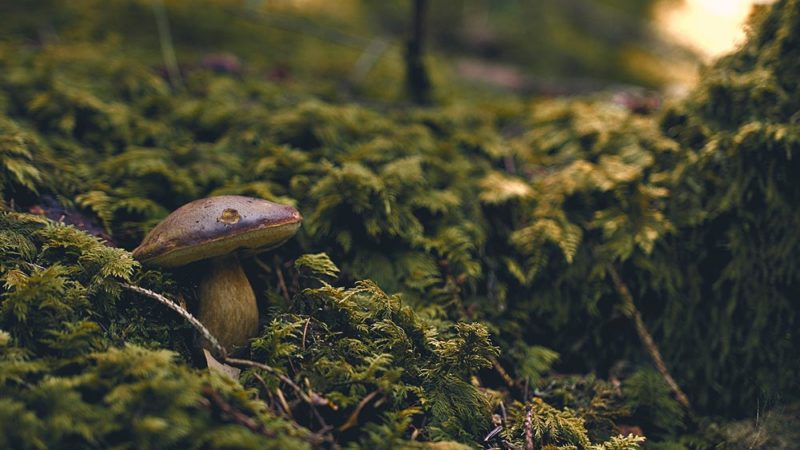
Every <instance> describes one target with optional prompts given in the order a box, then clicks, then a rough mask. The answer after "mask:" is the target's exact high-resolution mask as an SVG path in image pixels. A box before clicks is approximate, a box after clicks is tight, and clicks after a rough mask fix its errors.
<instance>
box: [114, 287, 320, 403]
mask: <svg viewBox="0 0 800 450" xmlns="http://www.w3.org/2000/svg"><path fill="white" fill-rule="evenodd" d="M120 286H122V287H123V288H125V289H128V290H131V291H133V292H136V293H138V294H141V295H144V296H146V297H149V298H152V299H153V300H156V301H158V302H159V303H161V304H163V305H166V306H167V307H168V308H170V309H171V310H173V311H175V312H176V313H178V314H179V315H180V316H181V317H183V318H184V319H186V321H188V322H189V323H190V324H191V325H192V326H193V327H194V328H195V329H196V330H197V331H199V332H200V334H202V335H203V337H204V338H205V339H206V340H207V341H208V342H209V344H211V347H212V348H213V350H214V351H215V352H217V354H218V355H220V357H221V358H222V361H223V362H225V363H229V364H232V365H238V366H246V367H254V368H257V369H261V370H264V371H266V372H269V373H271V374H272V375H274V376H276V377H278V378H279V379H280V380H281V381H283V382H284V383H286V384H287V385H289V387H291V388H292V389H293V390H294V391H295V392H296V393H297V395H298V396H299V397H300V398H301V399H302V400H303V401H305V402H306V403H308V404H309V405H311V406H312V407H313V406H314V405H319V404H328V400H327V399H325V398H324V397H322V396H321V395H319V394H316V393H314V392H313V391H311V393H312V396H309V395H308V394H307V393H306V392H305V391H303V389H302V388H301V387H300V386H298V385H297V384H295V382H294V381H292V379H291V378H289V377H287V376H286V375H283V374H282V373H279V372H278V371H277V370H275V369H274V368H273V367H271V366H268V365H266V364H263V363H259V362H256V361H250V360H249V359H239V358H231V357H229V356H228V352H227V351H226V350H225V347H223V346H222V345H220V343H219V341H218V340H217V338H215V337H214V335H212V334H211V332H210V331H208V328H206V327H205V326H204V325H203V324H202V323H200V321H199V320H197V318H196V317H194V316H193V315H192V314H191V313H189V312H188V311H186V310H185V309H183V308H181V306H180V305H178V304H177V303H175V302H174V301H172V300H170V299H168V298H167V297H165V296H163V295H161V294H159V293H157V292H154V291H151V290H150V289H145V288H143V287H139V286H134V285H132V284H128V283H120Z"/></svg>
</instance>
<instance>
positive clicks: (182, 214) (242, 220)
mask: <svg viewBox="0 0 800 450" xmlns="http://www.w3.org/2000/svg"><path fill="white" fill-rule="evenodd" d="M302 220H303V217H302V216H301V215H300V213H299V212H298V211H297V210H296V209H295V208H293V207H292V206H289V205H281V204H278V203H273V202H269V201H267V200H261V199H257V198H252V197H243V196H240V195H221V196H218V197H209V198H204V199H200V200H195V201H193V202H190V203H187V204H185V205H183V206H181V207H180V208H178V209H176V210H175V211H173V212H172V214H170V215H169V216H167V217H166V218H165V219H164V220H163V221H161V222H160V223H159V224H158V225H156V226H155V228H153V229H152V230H150V232H149V233H147V236H145V237H144V239H143V240H142V243H141V244H140V245H139V246H138V247H136V249H134V250H133V256H134V257H135V258H136V259H138V260H139V261H141V262H142V263H144V264H148V265H153V266H160V267H180V266H183V265H186V264H189V263H193V262H195V261H201V260H204V259H209V258H215V257H217V256H223V255H227V254H230V253H233V252H240V253H242V254H245V255H253V254H256V253H260V252H262V251H266V250H269V249H271V248H275V247H277V246H279V245H281V244H283V243H284V242H286V241H287V240H288V239H289V238H291V237H292V236H294V234H295V233H296V232H297V229H298V228H300V223H301V222H302Z"/></svg>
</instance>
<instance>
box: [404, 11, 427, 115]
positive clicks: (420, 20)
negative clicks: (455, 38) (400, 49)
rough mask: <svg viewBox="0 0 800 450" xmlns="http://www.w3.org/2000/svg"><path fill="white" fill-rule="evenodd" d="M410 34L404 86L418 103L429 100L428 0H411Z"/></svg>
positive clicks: (407, 45) (424, 102)
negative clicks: (426, 31)
mask: <svg viewBox="0 0 800 450" xmlns="http://www.w3.org/2000/svg"><path fill="white" fill-rule="evenodd" d="M413 1H414V5H413V9H412V11H411V35H410V36H409V38H408V42H407V44H406V88H407V89H408V94H409V96H410V97H411V100H412V101H413V102H414V103H416V104H418V105H427V104H429V103H430V102H431V81H430V78H429V77H428V70H427V68H426V67H425V61H424V54H425V48H424V44H425V17H426V11H427V7H428V0H413Z"/></svg>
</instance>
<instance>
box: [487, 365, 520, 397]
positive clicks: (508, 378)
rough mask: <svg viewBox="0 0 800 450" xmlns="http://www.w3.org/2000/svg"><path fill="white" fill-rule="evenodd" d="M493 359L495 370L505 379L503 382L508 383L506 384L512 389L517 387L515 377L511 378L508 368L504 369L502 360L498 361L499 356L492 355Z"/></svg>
mask: <svg viewBox="0 0 800 450" xmlns="http://www.w3.org/2000/svg"><path fill="white" fill-rule="evenodd" d="M491 361H492V366H493V367H494V370H495V372H497V373H498V374H499V375H500V378H502V379H503V382H504V383H505V384H506V386H508V387H509V388H510V389H516V388H517V384H516V383H515V382H514V379H513V378H511V375H509V374H508V372H507V371H506V369H504V368H503V366H501V365H500V361H498V360H497V358H496V357H494V356H492V357H491ZM523 400H524V399H523Z"/></svg>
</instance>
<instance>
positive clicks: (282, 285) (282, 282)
mask: <svg viewBox="0 0 800 450" xmlns="http://www.w3.org/2000/svg"><path fill="white" fill-rule="evenodd" d="M274 263H275V272H277V273H278V287H279V288H280V290H281V293H283V298H285V299H286V302H287V303H291V301H292V299H291V297H289V290H288V289H286V280H285V279H284V278H283V270H281V265H280V264H279V263H280V261H279V260H278V255H275V259H274Z"/></svg>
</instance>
